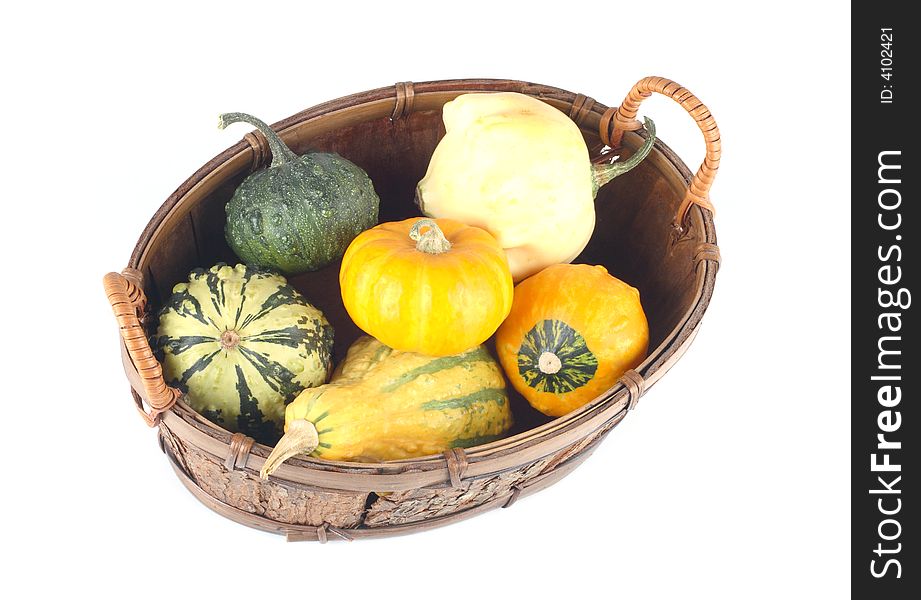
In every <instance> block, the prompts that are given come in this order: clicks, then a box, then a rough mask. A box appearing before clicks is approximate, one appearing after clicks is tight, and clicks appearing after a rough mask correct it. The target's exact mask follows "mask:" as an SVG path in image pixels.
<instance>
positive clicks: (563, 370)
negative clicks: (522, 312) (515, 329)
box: [518, 319, 598, 394]
mask: <svg viewBox="0 0 921 600" xmlns="http://www.w3.org/2000/svg"><path fill="white" fill-rule="evenodd" d="M597 370H598V357H596V356H595V354H594V353H593V352H592V351H591V350H590V349H589V348H588V345H587V344H586V343H585V338H583V337H582V335H580V334H579V332H578V331H576V330H575V329H573V328H572V327H570V326H569V325H568V324H567V323H565V322H563V321H559V320H556V319H544V320H542V321H539V322H538V323H537V324H536V325H534V327H532V328H531V330H530V331H528V333H527V334H525V336H524V340H523V342H522V344H521V348H519V349H518V373H519V374H520V375H521V377H522V379H524V381H525V383H527V384H528V385H529V386H530V387H532V388H534V389H535V390H537V391H539V392H549V393H552V394H565V393H568V392H571V391H573V390H575V389H578V388H580V387H582V386H583V385H585V384H586V383H588V382H589V381H591V380H592V377H594V376H595V371H597Z"/></svg>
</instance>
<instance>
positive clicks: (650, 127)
mask: <svg viewBox="0 0 921 600" xmlns="http://www.w3.org/2000/svg"><path fill="white" fill-rule="evenodd" d="M643 121H644V125H645V127H646V131H647V132H648V134H649V135H648V136H647V137H646V141H645V142H643V145H642V147H640V148H639V150H637V151H636V153H634V155H633V156H631V157H630V158H628V159H627V160H625V161H624V162H616V163H613V164H609V165H592V182H593V191H594V192H595V194H597V193H598V188H600V187H601V186H603V185H604V184H606V183H608V182H610V181H611V180H612V179H614V178H615V177H617V176H619V175H623V174H624V173H626V172H627V171H629V170H630V169H632V168H633V167H635V166H636V165H638V164H640V163H641V162H643V159H644V158H646V155H648V154H649V151H650V150H652V145H653V144H654V143H655V141H656V124H655V123H654V122H653V121H652V119H650V118H649V117H645V118H644V119H643Z"/></svg>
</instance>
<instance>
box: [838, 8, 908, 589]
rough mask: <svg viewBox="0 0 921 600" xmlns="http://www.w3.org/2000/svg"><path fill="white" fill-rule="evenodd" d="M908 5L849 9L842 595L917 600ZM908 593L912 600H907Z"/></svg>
mask: <svg viewBox="0 0 921 600" xmlns="http://www.w3.org/2000/svg"><path fill="white" fill-rule="evenodd" d="M910 6H911V4H909V3H897V2H859V3H854V4H853V5H852V25H851V41H852V44H851V52H852V56H851V75H852V81H851V83H852V89H851V99H852V104H851V109H852V113H851V125H852V147H851V330H852V337H851V344H852V345H851V419H852V420H851V441H852V444H851V473H852V477H851V584H852V588H853V597H854V598H880V599H881V600H882V599H885V600H895V599H899V598H909V597H911V598H917V597H918V596H917V595H916V594H917V593H918V592H917V590H919V589H921V585H919V581H918V580H919V579H921V569H919V568H918V551H917V544H918V543H919V539H921V536H919V535H918V531H917V528H918V518H917V514H918V503H919V499H918V493H917V492H915V493H910V492H909V491H908V490H911V489H915V490H917V489H918V483H919V473H918V468H917V464H918V462H919V460H921V458H919V457H921V452H919V451H918V445H919V441H921V436H919V427H918V419H919V418H921V417H919V414H918V409H917V408H916V406H917V404H918V402H919V400H921V397H919V386H918V378H919V374H921V362H919V360H918V353H917V347H918V336H919V335H921V332H919V328H918V317H917V313H918V310H917V308H916V307H915V306H914V301H915V300H921V297H918V298H913V297H912V294H913V293H921V290H919V289H918V285H917V284H918V270H919V264H918V237H919V236H921V227H919V223H918V209H917V204H918V202H919V197H918V189H917V188H918V184H917V180H918V177H919V176H921V173H919V172H918V166H917V155H918V152H917V146H918V144H919V143H921V142H919V140H918V138H917V134H916V133H912V132H913V131H914V132H916V131H917V127H916V126H914V125H911V124H912V123H917V121H918V118H919V115H918V112H919V111H918V108H917V107H918V101H917V99H916V98H915V97H913V95H912V93H911V89H912V88H913V87H914V85H913V84H914V83H915V82H914V79H915V78H916V75H917V73H916V72H917V65H916V63H913V62H912V60H911V58H910V57H913V56H917V54H918V45H917V39H918V35H919V34H918V32H917V22H915V21H914V19H913V18H911V17H910V16H909V7H910ZM908 590H914V592H913V593H909V591H908Z"/></svg>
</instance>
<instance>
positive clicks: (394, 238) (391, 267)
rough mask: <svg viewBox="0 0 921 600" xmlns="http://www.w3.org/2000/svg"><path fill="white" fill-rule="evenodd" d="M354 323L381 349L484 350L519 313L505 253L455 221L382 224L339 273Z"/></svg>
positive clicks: (357, 243) (354, 247)
mask: <svg viewBox="0 0 921 600" xmlns="http://www.w3.org/2000/svg"><path fill="white" fill-rule="evenodd" d="M339 287H340V289H341V292H342V302H343V304H344V305H345V309H346V311H348V313H349V316H350V317H351V318H352V321H354V322H355V324H356V325H357V326H358V327H360V328H361V329H362V330H363V331H365V332H366V333H369V334H371V335H372V336H374V337H376V338H377V339H379V340H380V341H381V342H383V343H384V344H386V345H387V346H390V347H391V348H394V349H396V350H401V351H404V352H419V353H422V354H427V355H429V356H449V355H452V354H458V353H460V352H463V351H465V350H468V349H470V348H473V347H474V346H477V345H479V344H482V343H483V342H484V341H486V340H487V339H488V338H489V336H491V335H492V334H493V333H494V332H495V331H496V328H498V327H499V325H500V324H501V323H502V321H503V319H505V317H506V315H508V312H509V309H510V308H511V306H512V292H513V284H512V275H511V273H510V272H509V268H508V262H507V260H506V258H505V252H504V251H503V250H502V248H501V247H500V246H499V243H498V242H497V241H496V240H495V238H493V237H492V236H491V235H490V234H489V233H487V232H486V231H484V230H482V229H480V228H478V227H470V226H468V225H464V224H463V223H459V222H457V221H452V220H450V219H434V220H433V219H425V218H419V217H414V218H411V219H407V220H405V221H400V222H392V223H382V224H380V225H378V226H376V227H373V228H371V229H369V230H367V231H364V232H363V233H361V234H359V235H358V237H356V238H355V239H354V240H353V241H352V243H351V245H349V247H348V249H347V250H346V251H345V256H343V258H342V268H341V270H340V271H339Z"/></svg>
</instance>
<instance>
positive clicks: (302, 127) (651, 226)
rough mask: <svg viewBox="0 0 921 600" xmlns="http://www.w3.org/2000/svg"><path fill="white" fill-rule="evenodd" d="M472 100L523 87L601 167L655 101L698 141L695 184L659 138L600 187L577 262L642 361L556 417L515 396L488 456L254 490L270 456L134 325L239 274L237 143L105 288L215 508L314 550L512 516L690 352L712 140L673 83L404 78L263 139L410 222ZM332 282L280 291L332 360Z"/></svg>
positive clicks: (359, 470)
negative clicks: (339, 164) (636, 299)
mask: <svg viewBox="0 0 921 600" xmlns="http://www.w3.org/2000/svg"><path fill="white" fill-rule="evenodd" d="M471 91H515V92H521V93H525V94H530V95H532V96H536V97H538V98H540V99H542V100H543V101H545V102H547V103H549V104H550V105H552V106H555V107H557V108H559V109H560V110H562V111H564V112H566V113H568V114H569V115H570V117H572V119H573V120H574V121H575V122H576V123H577V124H578V125H579V126H580V127H581V128H582V130H583V133H584V135H585V139H586V142H587V144H588V147H589V148H590V149H591V152H592V158H593V160H598V161H601V160H606V159H607V157H608V156H610V155H604V154H602V150H603V149H606V148H605V145H609V146H611V147H613V148H615V149H617V151H618V153H620V154H625V155H626V154H630V153H631V152H632V151H633V150H634V149H635V148H637V147H638V145H639V144H640V142H641V141H642V140H641V137H640V132H637V131H636V130H637V129H639V127H638V123H637V121H636V120H635V117H636V113H637V109H638V107H639V104H640V102H641V101H642V99H643V98H645V97H648V96H650V95H651V93H653V92H658V93H662V94H664V95H666V96H668V97H670V98H672V99H674V100H675V101H676V102H679V103H680V104H681V106H683V107H684V108H685V109H686V110H687V111H688V112H689V113H690V114H691V115H692V116H693V117H694V119H695V121H696V122H697V124H698V125H699V126H700V129H701V131H702V132H703V134H704V137H705V138H706V142H707V154H706V159H705V161H704V164H703V165H702V166H701V168H700V170H699V171H698V173H697V174H696V175H695V176H694V177H693V178H692V176H691V173H690V171H689V170H688V169H687V167H686V166H685V165H684V163H682V162H681V160H680V159H679V158H678V157H677V156H676V155H675V154H674V153H673V152H672V151H671V150H670V149H669V148H668V147H667V146H665V144H663V143H662V142H661V141H656V144H655V148H654V149H653V151H652V153H651V154H650V155H649V157H648V158H647V159H646V160H645V161H644V162H643V163H641V165H640V166H639V167H637V168H636V169H634V170H633V171H631V172H630V173H628V174H627V175H624V176H622V177H620V178H618V179H616V180H615V181H614V182H613V183H611V184H609V185H607V186H606V187H604V188H602V189H601V191H600V193H599V194H598V198H597V201H596V206H597V226H596V230H595V234H594V236H593V237H592V239H591V242H590V243H589V245H588V247H587V248H586V249H585V251H584V252H583V254H582V255H581V256H580V257H579V258H578V259H577V261H576V262H583V263H593V264H603V265H605V266H606V267H607V268H608V270H609V271H610V272H611V273H612V274H614V275H616V276H617V277H620V278H621V279H624V280H626V281H628V282H630V283H631V284H632V285H634V286H636V287H637V288H639V289H640V291H641V293H642V297H643V303H644V307H645V309H646V313H647V315H648V318H649V323H650V348H652V349H653V350H652V351H651V353H650V354H649V357H648V358H647V359H646V360H645V361H644V362H643V364H642V365H640V366H639V367H638V368H637V369H636V370H632V371H628V372H627V373H626V374H625V375H624V377H623V378H622V379H621V380H620V381H619V382H618V383H617V384H616V385H615V386H614V387H612V388H611V389H610V390H608V391H607V392H606V393H604V394H603V395H601V396H599V397H598V398H596V399H595V400H594V401H592V402H591V403H589V404H587V405H586V406H584V407H582V408H580V409H578V410H576V411H573V412H572V413H570V414H567V415H565V416H563V417H559V418H556V419H552V420H551V419H549V418H548V417H544V416H543V415H540V414H538V413H537V412H536V411H534V410H532V409H531V408H530V407H529V406H528V405H527V403H526V402H525V401H524V400H523V399H522V398H520V397H518V396H515V395H513V398H512V407H513V410H514V412H515V417H516V422H517V425H516V429H515V430H513V432H512V434H511V435H510V436H509V437H506V438H504V439H501V440H498V441H495V442H492V443H489V444H485V445H482V446H477V447H474V448H468V449H466V450H463V449H454V450H451V451H449V452H446V453H445V454H444V455H437V456H428V457H424V458H418V459H412V460H402V461H391V462H386V463H379V464H364V463H361V464H360V463H347V462H331V461H325V460H319V459H310V458H294V459H291V460H289V461H288V462H287V463H285V464H283V465H282V466H281V467H280V468H279V469H278V471H276V473H275V474H274V475H273V476H272V477H271V478H270V480H268V481H263V480H261V479H260V478H259V468H260V467H261V466H262V463H263V461H264V459H265V457H266V456H267V455H268V453H269V451H270V448H268V447H266V446H263V445H261V444H257V443H254V441H253V439H252V438H248V437H246V436H244V435H242V434H238V433H237V434H231V433H229V432H227V431H225V430H223V429H221V428H219V427H217V426H216V425H214V424H212V423H210V422H209V421H207V420H206V419H204V418H203V417H201V416H199V415H198V414H196V413H195V412H193V411H192V410H191V409H190V408H189V407H188V406H187V405H186V404H185V403H184V402H183V401H182V400H181V394H180V393H179V392H178V391H177V390H174V389H171V388H169V387H167V385H166V384H165V382H164V381H163V377H162V374H161V370H160V365H159V364H158V363H157V361H156V359H155V358H154V357H153V355H152V354H151V350H150V347H149V345H148V343H147V336H146V334H145V325H144V323H145V315H146V314H148V313H150V314H153V313H154V312H155V311H154V309H155V308H156V307H158V305H159V304H160V302H161V301H162V300H163V299H165V298H166V297H168V296H169V293H170V290H171V287H172V286H173V285H174V284H175V283H176V282H179V281H183V280H185V279H186V277H187V276H188V273H189V271H190V270H191V269H192V268H194V267H197V266H205V267H207V266H209V265H211V264H214V263H216V262H219V261H224V262H228V263H233V262H236V257H235V256H234V255H233V254H232V253H231V251H230V250H229V248H228V247H227V245H226V243H225V242H224V235H223V225H224V205H225V203H226V202H227V200H228V199H229V198H230V195H231V194H232V192H233V190H234V189H235V187H236V186H237V185H238V184H239V183H240V182H241V180H242V179H243V178H244V177H245V176H246V175H248V174H249V173H250V172H252V171H253V170H255V169H259V168H260V167H262V166H263V165H265V164H266V163H267V162H268V160H269V158H270V156H269V151H268V145H267V143H266V140H265V138H264V137H263V136H262V135H261V134H259V133H257V132H254V133H250V134H247V135H246V136H245V137H244V140H243V141H241V142H240V143H238V144H236V145H235V146H233V147H231V148H229V149H228V150H226V151H225V152H223V153H221V154H220V155H219V156H217V157H216V158H214V159H213V160H211V161H210V162H208V163H207V164H206V165H205V166H204V167H202V168H201V169H199V170H198V171H197V172H195V174H194V175H192V176H191V177H190V178H189V179H188V180H187V181H186V182H185V183H183V184H182V185H181V186H180V187H179V189H178V190H176V191H175V192H174V193H173V194H172V195H171V196H170V197H169V198H168V199H167V200H166V202H165V203H164V204H163V206H162V207H160V209H159V210H158V211H157V212H156V214H155V215H154V216H153V218H152V219H151V221H150V223H149V224H148V225H147V227H146V228H145V229H144V231H143V232H142V233H141V237H140V239H139V240H138V242H137V246H136V247H135V249H134V253H133V254H132V255H131V259H130V262H129V266H128V268H127V269H125V270H124V271H123V272H122V273H121V274H116V273H110V274H108V275H107V276H106V277H105V281H104V283H105V289H106V294H107V295H108V298H109V301H110V302H111V304H112V307H113V310H114V312H115V316H116V319H117V321H118V324H119V327H120V329H121V333H122V337H123V340H124V344H123V345H122V357H123V362H124V367H125V372H126V373H127V375H128V379H129V381H130V383H131V393H132V395H133V397H134V400H135V402H136V404H137V406H138V410H139V411H140V413H141V415H142V416H143V417H144V419H145V420H146V421H147V423H148V424H149V425H150V426H152V427H154V426H155V427H158V428H159V441H160V448H161V449H162V450H163V451H164V452H165V453H166V455H167V456H168V457H169V460H170V461H171V463H172V466H173V468H174V470H175V472H176V474H177V475H178V477H179V478H180V480H181V481H182V482H183V483H184V484H185V485H186V487H187V488H188V489H189V491H191V492H192V493H193V494H194V495H195V497H197V498H198V499H199V500H201V501H202V502H203V503H204V504H206V505H207V506H209V507H211V508H212V509H214V510H215V511H217V512H218V513H220V514H222V515H224V516H226V517H228V518H231V519H233V520H235V521H237V522H240V523H243V524H245V525H249V526H251V527H256V528H258V529H262V530H265V531H271V532H275V533H281V534H285V535H287V537H288V539H289V540H295V539H297V540H308V539H309V540H319V541H321V542H325V541H326V540H327V539H337V538H338V539H347V540H349V539H352V538H361V537H377V536H388V535H397V534H403V533H409V532H414V531H419V530H422V529H428V528H431V527H437V526H440V525H445V524H448V523H452V522H454V521H459V520H461V519H465V518H467V517H472V516H474V515H477V514H479V513H481V512H484V511H487V510H490V509H492V508H496V507H507V506H510V505H511V504H512V503H513V502H515V501H516V500H517V499H518V498H520V497H521V496H525V495H528V494H531V493H533V492H536V491H538V490H540V489H542V488H544V487H547V486H548V485H550V484H552V483H554V482H556V481H557V480H559V479H560V478H562V477H563V476H564V475H566V474H567V473H569V472H570V471H571V470H572V469H574V468H575V467H576V466H578V465H579V464H580V463H581V462H582V461H584V460H585V459H586V457H588V455H589V454H591V452H592V450H593V449H594V448H595V446H596V444H597V443H598V442H599V441H600V440H601V439H603V438H604V436H605V435H606V434H607V433H608V432H609V431H610V430H611V429H612V428H613V427H614V426H615V425H617V424H618V423H619V422H620V421H621V420H622V419H623V418H624V417H625V416H626V415H627V412H628V411H629V410H631V409H632V408H634V407H635V406H636V404H637V401H638V400H639V398H640V396H641V395H642V394H643V392H644V391H646V390H647V389H649V388H650V387H651V386H652V385H653V384H654V383H655V382H656V381H657V380H658V379H659V378H660V377H662V376H663V375H664V374H665V372H666V371H668V369H669V368H670V367H671V366H672V365H673V364H674V363H675V361H677V360H678V359H679V358H680V357H681V355H682V354H683V353H684V351H685V350H686V349H687V347H688V345H689V344H690V343H691V341H692V340H693V338H694V335H695V333H696V332H697V328H698V326H699V324H700V320H701V318H702V317H703V314H704V311H705V310H706V308H707V304H708V303H709V300H710V296H711V294H712V291H713V285H714V281H715V277H716V271H717V268H718V266H719V252H718V249H717V246H716V234H715V230H714V225H713V220H712V214H711V210H712V209H711V207H710V204H709V200H708V190H709V188H710V184H711V182H712V180H713V177H714V175H715V173H716V169H717V166H718V164H719V156H720V141H719V131H718V129H717V127H716V123H715V122H714V120H713V118H712V117H711V116H710V113H709V111H708V110H707V108H706V107H705V106H704V105H703V104H702V103H701V102H700V101H699V100H698V99H697V98H696V97H694V95H692V94H691V93H690V92H688V91H687V90H686V89H684V88H683V87H681V86H679V85H678V84H676V83H674V82H672V81H669V80H667V79H662V78H658V77H650V78H646V79H643V80H642V81H640V82H639V83H637V84H636V85H635V86H634V87H633V89H632V90H631V91H630V93H629V95H628V96H627V98H626V100H625V101H624V103H623V104H622V105H621V106H620V108H619V109H613V108H611V109H609V108H607V107H605V106H603V105H601V104H599V103H597V102H595V101H594V100H592V99H591V98H588V97H586V96H584V95H582V94H573V93H570V92H567V91H564V90H560V89H558V88H554V87H548V86H544V85H536V84H532V83H525V82H520V81H507V80H453V81H436V82H429V83H417V84H412V83H399V84H397V85H396V86H395V87H389V88H381V89H377V90H373V91H369V92H364V93H360V94H355V95H353V96H349V97H347V98H341V99H339V100H334V101H332V102H327V103H325V104H321V105H319V106H316V107H314V108H311V109H309V110H306V111H304V112H301V113H299V114H297V115H294V116H293V117H290V118H288V119H285V120H284V121H281V122H280V123H277V124H276V125H275V126H274V128H275V130H276V131H278V132H279V133H280V134H281V136H282V138H283V139H284V140H285V142H286V143H287V144H288V145H289V146H291V148H292V149H293V150H294V151H295V152H298V153H303V152H305V151H307V150H308V149H317V150H323V151H332V152H338V153H339V154H341V155H343V156H345V157H347V158H349V159H350V160H352V161H353V162H355V163H356V164H358V165H359V166H361V167H362V168H364V169H365V170H366V171H367V172H368V174H369V175H370V176H371V179H372V180H373V181H374V184H375V188H376V189H377V192H378V194H379V195H380V197H381V210H380V212H381V215H380V219H381V221H390V220H395V219H403V218H406V217H408V216H411V215H413V214H417V213H416V211H415V206H414V205H413V192H414V189H415V185H416V183H417V182H418V181H419V179H421V178H422V176H423V175H424V173H425V170H426V166H427V165H428V161H429V158H430V157H431V154H432V151H433V150H434V148H435V145H436V144H437V142H438V140H439V139H440V138H441V136H442V135H443V134H444V128H443V125H442V121H441V107H442V105H444V104H445V103H446V102H448V101H449V100H451V99H453V98H454V97H455V96H457V95H458V94H461V93H464V92H471ZM625 132H626V133H625ZM338 270H339V266H338V264H336V265H333V266H330V267H328V268H326V269H324V270H321V271H319V272H316V273H308V274H304V275H299V276H295V277H292V278H291V279H290V280H291V282H292V284H293V285H294V286H295V287H297V288H298V289H300V290H302V291H304V292H305V295H306V296H307V297H308V298H309V299H310V301H311V302H312V303H314V304H315V305H316V306H318V307H319V308H321V309H322V310H323V312H324V313H325V314H326V315H327V318H328V319H329V320H330V322H331V323H332V324H333V326H334V327H335V330H336V352H337V355H336V357H335V358H336V360H337V361H338V360H341V359H342V357H343V355H344V353H345V350H346V349H347V348H348V346H349V344H350V343H351V342H352V341H354V340H355V339H356V338H357V336H358V335H359V331H358V330H357V328H356V327H355V326H354V324H352V323H351V321H350V320H349V319H348V316H347V315H346V313H345V310H344V309H343V307H342V303H341V299H340V297H339V290H338V278H337V275H338ZM148 304H149V305H150V306H148ZM177 399H179V401H177Z"/></svg>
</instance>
